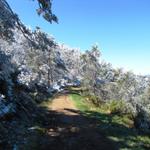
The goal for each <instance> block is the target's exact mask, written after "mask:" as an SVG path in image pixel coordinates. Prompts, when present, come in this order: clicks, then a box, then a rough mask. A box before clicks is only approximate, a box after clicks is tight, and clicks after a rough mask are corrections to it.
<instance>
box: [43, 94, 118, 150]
mask: <svg viewBox="0 0 150 150" xmlns="http://www.w3.org/2000/svg"><path fill="white" fill-rule="evenodd" d="M49 108H50V110H51V111H52V112H51V115H52V116H53V117H54V122H53V123H54V126H53V127H51V128H49V129H48V136H49V138H50V140H49V142H47V143H49V144H48V145H49V147H50V148H49V149H51V150H110V149H111V150H117V149H116V148H115V146H114V145H113V144H112V142H111V141H110V140H109V139H107V138H106V137H105V136H104V135H102V133H101V132H100V131H99V130H98V128H97V125H96V122H94V121H93V120H90V119H89V118H87V117H85V116H84V115H83V114H82V113H81V112H80V110H78V109H77V108H76V107H75V104H74V102H73V101H72V100H70V99H69V96H67V95H62V96H58V97H56V98H54V99H53V102H52V103H51V105H50V106H49ZM47 140H48V138H47ZM46 147H47V146H46ZM44 149H45V148H43V150H44ZM46 150H47V149H46Z"/></svg>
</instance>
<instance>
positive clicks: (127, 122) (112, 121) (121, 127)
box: [70, 94, 150, 150]
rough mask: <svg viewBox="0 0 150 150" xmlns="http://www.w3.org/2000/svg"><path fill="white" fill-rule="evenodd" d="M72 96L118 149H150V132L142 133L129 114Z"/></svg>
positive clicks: (76, 103)
mask: <svg viewBox="0 0 150 150" xmlns="http://www.w3.org/2000/svg"><path fill="white" fill-rule="evenodd" d="M70 98H71V99H72V100H73V101H74V103H75V105H76V107H77V108H78V109H79V110H80V111H81V114H83V115H84V116H87V117H88V118H89V119H91V118H92V119H95V120H96V124H95V125H96V126H97V127H98V129H99V131H100V132H101V133H102V134H103V135H105V136H106V137H107V138H108V139H110V140H112V141H113V142H114V143H115V145H116V146H117V149H118V150H150V136H149V134H148V133H141V132H139V131H138V130H137V129H135V128H134V123H133V120H132V119H131V117H130V116H129V115H128V114H119V113H116V114H113V113H108V109H109V107H106V106H105V104H104V106H101V107H94V105H92V104H91V103H89V102H88V101H86V100H85V99H84V98H83V97H81V96H79V95H76V94H70ZM107 105H108V104H107ZM111 105H112V104H111ZM111 105H110V106H111ZM114 105H116V104H114V103H113V105H112V106H113V107H114ZM113 109H114V108H113ZM110 110H111V108H110Z"/></svg>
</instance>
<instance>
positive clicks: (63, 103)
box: [50, 95, 78, 115]
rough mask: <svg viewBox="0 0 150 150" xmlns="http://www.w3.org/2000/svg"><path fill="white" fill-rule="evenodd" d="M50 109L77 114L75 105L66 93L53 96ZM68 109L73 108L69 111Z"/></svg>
mask: <svg viewBox="0 0 150 150" xmlns="http://www.w3.org/2000/svg"><path fill="white" fill-rule="evenodd" d="M50 108H51V110H53V111H57V112H59V113H64V114H66V115H78V114H77V113H76V112H75V111H77V108H76V107H75V104H74V103H73V101H71V100H70V99H69V97H68V96H67V95H63V96H59V97H57V98H55V99H54V100H53V102H52V104H51V106H50ZM69 110H74V112H71V111H69Z"/></svg>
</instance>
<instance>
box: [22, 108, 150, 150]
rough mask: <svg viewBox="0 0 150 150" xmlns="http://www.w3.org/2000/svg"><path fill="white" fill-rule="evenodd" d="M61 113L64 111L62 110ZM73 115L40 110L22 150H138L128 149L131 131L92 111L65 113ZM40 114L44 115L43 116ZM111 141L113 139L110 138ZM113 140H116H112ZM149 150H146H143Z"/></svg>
mask: <svg viewBox="0 0 150 150" xmlns="http://www.w3.org/2000/svg"><path fill="white" fill-rule="evenodd" d="M64 109H65V108H64ZM65 111H68V112H71V113H74V115H67V114H65V113H60V112H57V111H50V110H47V109H46V108H44V107H43V108H42V110H41V114H42V116H40V115H39V116H38V117H39V118H38V119H39V121H40V124H39V126H38V124H37V126H36V128H35V129H33V130H31V131H30V133H29V135H28V137H27V140H28V144H27V145H25V146H24V147H22V149H23V150H119V149H121V148H122V149H123V148H124V149H125V148H129V149H132V150H134V149H139V148H138V143H137V144H136V145H132V146H131V145H129V144H128V142H129V141H130V142H136V141H132V140H133V137H134V136H135V131H134V129H130V128H127V127H125V126H123V125H121V124H116V123H113V122H112V116H111V115H107V114H101V113H97V112H93V111H87V112H84V113H83V112H80V111H78V110H72V109H65ZM43 114H44V115H43ZM110 137H113V138H114V139H112V138H110ZM115 138H117V140H115ZM145 149H149V147H145Z"/></svg>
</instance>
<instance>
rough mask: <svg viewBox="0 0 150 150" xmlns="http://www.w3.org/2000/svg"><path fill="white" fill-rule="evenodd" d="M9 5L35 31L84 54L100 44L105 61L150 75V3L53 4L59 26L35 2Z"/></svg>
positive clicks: (77, 0) (60, 0) (88, 0)
mask: <svg viewBox="0 0 150 150" xmlns="http://www.w3.org/2000/svg"><path fill="white" fill-rule="evenodd" d="M7 2H8V3H9V4H10V6H11V7H12V9H13V10H14V11H15V12H16V13H17V14H18V15H19V17H20V19H21V20H22V22H23V23H25V24H26V25H27V26H30V27H32V29H34V28H35V26H39V27H41V28H42V29H43V30H44V31H45V32H47V33H49V34H51V35H53V36H54V37H55V39H56V41H58V42H61V43H65V44H67V45H70V46H71V47H77V48H78V47H80V48H81V49H82V50H87V49H90V47H91V45H92V44H94V43H99V46H100V49H101V52H102V55H103V59H105V60H106V61H107V62H110V63H112V64H113V66H114V67H122V68H125V69H126V70H132V71H134V72H135V73H138V74H139V73H140V74H150V0H53V10H54V13H55V14H56V15H57V16H58V18H59V24H55V23H54V24H52V25H51V24H49V23H47V22H46V21H45V20H43V19H42V17H39V16H38V15H37V14H36V8H38V5H37V3H36V0H35V2H33V0H7Z"/></svg>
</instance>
